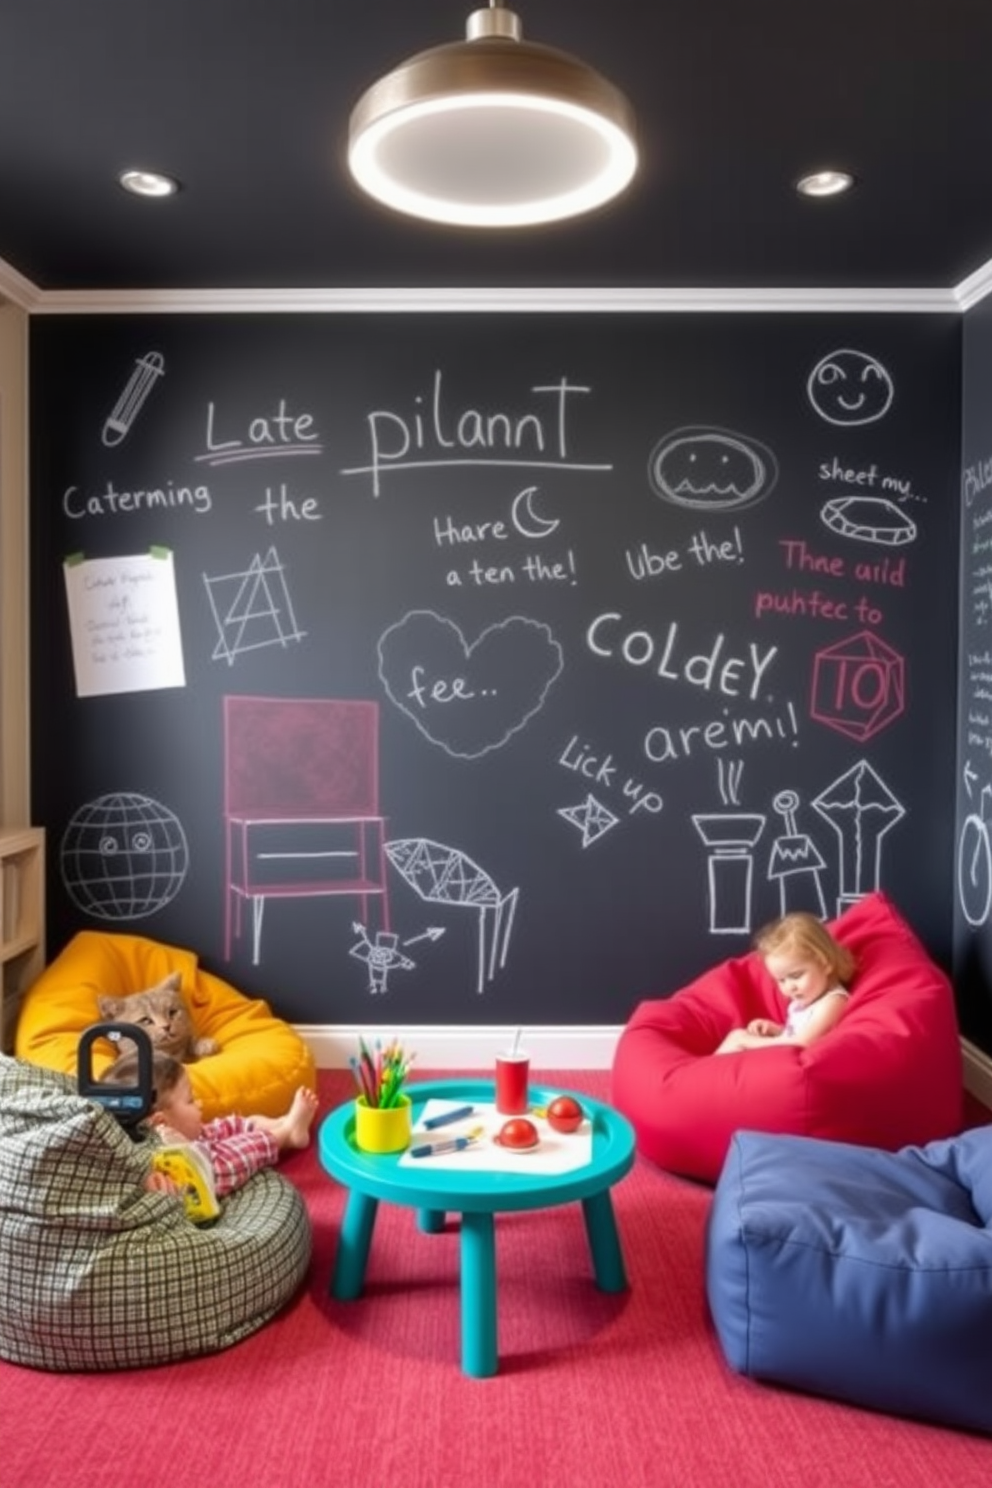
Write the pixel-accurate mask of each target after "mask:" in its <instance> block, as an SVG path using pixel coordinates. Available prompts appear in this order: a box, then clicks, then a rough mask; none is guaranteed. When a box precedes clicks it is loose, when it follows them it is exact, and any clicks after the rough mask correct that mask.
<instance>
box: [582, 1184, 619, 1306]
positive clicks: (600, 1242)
mask: <svg viewBox="0 0 992 1488" xmlns="http://www.w3.org/2000/svg"><path fill="white" fill-rule="evenodd" d="M582 1213H583V1215H584V1217H585V1222H586V1235H587V1236H588V1238H589V1250H590V1252H591V1254H592V1268H593V1272H594V1274H595V1277H596V1285H597V1286H598V1287H599V1289H600V1291H602V1292H624V1291H626V1290H627V1271H626V1267H625V1266H624V1263H623V1251H622V1250H621V1249H620V1236H619V1233H618V1232H617V1222H616V1217H615V1216H614V1213H613V1200H612V1199H611V1198H610V1190H609V1189H608V1188H604V1189H603V1190H602V1192H601V1193H598V1194H592V1195H590V1197H589V1198H588V1199H583V1200H582Z"/></svg>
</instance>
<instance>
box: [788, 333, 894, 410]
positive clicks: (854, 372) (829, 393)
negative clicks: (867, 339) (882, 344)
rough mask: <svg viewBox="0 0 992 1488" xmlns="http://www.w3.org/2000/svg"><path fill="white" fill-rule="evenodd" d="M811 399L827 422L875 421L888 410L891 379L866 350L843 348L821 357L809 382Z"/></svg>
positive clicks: (891, 397)
mask: <svg viewBox="0 0 992 1488" xmlns="http://www.w3.org/2000/svg"><path fill="white" fill-rule="evenodd" d="M806 392H807V394H808V395H809V401H810V402H811V403H812V405H813V407H814V408H815V410H816V412H817V413H818V414H819V415H820V417H821V418H822V419H826V421H827V423H828V424H873V423H875V421H876V420H877V419H880V418H881V417H882V416H883V415H884V414H886V413H888V411H889V409H890V407H891V406H892V399H893V397H894V396H895V389H894V388H893V386H892V378H891V377H890V376H889V374H888V372H887V371H886V370H885V368H884V367H883V366H882V364H881V362H880V361H878V360H877V358H875V357H873V356H869V355H868V353H867V352H865V351H852V350H851V349H850V348H849V347H842V348H841V349H840V350H839V351H831V352H828V353H827V355H826V356H825V357H821V358H820V360H819V361H818V362H817V364H816V366H815V367H814V368H813V370H812V372H811V373H810V374H809V379H808V381H807V383H806Z"/></svg>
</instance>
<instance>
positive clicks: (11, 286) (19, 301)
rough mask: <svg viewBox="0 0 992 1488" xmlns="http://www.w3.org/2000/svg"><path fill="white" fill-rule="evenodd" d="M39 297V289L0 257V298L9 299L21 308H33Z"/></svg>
mask: <svg viewBox="0 0 992 1488" xmlns="http://www.w3.org/2000/svg"><path fill="white" fill-rule="evenodd" d="M40 298H41V291H40V290H39V289H38V288H37V287H36V286H35V285H33V284H32V283H31V280H30V279H25V277H24V275H23V274H19V273H18V272H17V270H16V269H15V268H13V267H12V266H11V265H10V264H9V263H5V262H4V260H3V259H2V258H0V299H4V300H9V301H10V303H11V304H13V305H19V306H20V308H21V309H22V310H33V309H34V308H35V306H36V305H37V304H38V301H39V299H40Z"/></svg>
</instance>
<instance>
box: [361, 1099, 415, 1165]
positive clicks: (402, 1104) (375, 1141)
mask: <svg viewBox="0 0 992 1488" xmlns="http://www.w3.org/2000/svg"><path fill="white" fill-rule="evenodd" d="M410 1129H411V1121H410V1097H409V1096H408V1095H401V1096H400V1098H399V1104H398V1105H395V1106H370V1105H369V1103H368V1101H367V1100H366V1099H365V1096H364V1095H360V1096H358V1097H357V1099H356V1101H355V1145H356V1146H357V1147H360V1148H361V1150H362V1151H363V1152H403V1151H404V1150H405V1149H406V1148H407V1147H409V1145H410Z"/></svg>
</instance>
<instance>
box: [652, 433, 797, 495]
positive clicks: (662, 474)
mask: <svg viewBox="0 0 992 1488" xmlns="http://www.w3.org/2000/svg"><path fill="white" fill-rule="evenodd" d="M648 476H649V479H650V481H651V486H652V488H653V490H654V491H656V492H657V494H658V495H659V496H661V497H663V498H664V500H665V501H673V502H675V504H676V505H677V506H691V507H695V508H696V509H698V510H703V511H730V510H731V509H735V510H736V509H737V508H739V507H742V506H750V505H751V504H752V503H753V502H755V501H760V500H762V499H763V497H765V496H767V495H768V493H769V491H770V490H771V489H772V487H773V486H774V484H775V482H776V480H777V479H778V462H777V460H776V459H775V456H774V455H773V454H772V452H771V450H770V449H766V447H765V446H764V445H763V444H760V443H759V442H758V440H756V439H750V438H745V437H744V435H742V434H731V433H730V432H729V431H728V430H726V429H705V428H686V429H674V430H673V431H672V433H670V434H666V435H665V437H664V439H662V440H661V441H660V443H658V444H657V445H655V447H654V449H653V451H652V453H651V459H650V460H649V462H648Z"/></svg>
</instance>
